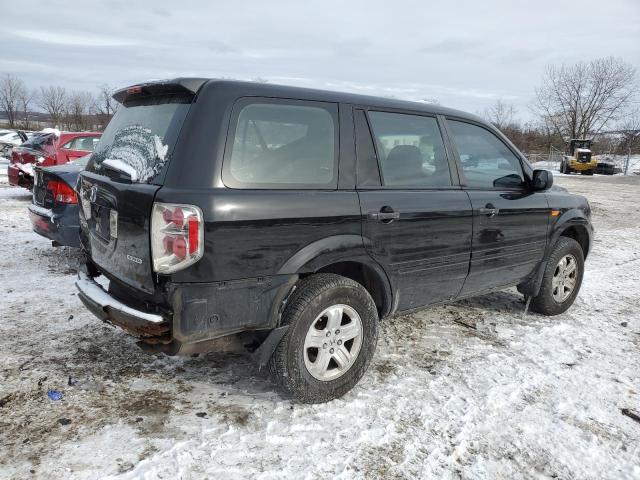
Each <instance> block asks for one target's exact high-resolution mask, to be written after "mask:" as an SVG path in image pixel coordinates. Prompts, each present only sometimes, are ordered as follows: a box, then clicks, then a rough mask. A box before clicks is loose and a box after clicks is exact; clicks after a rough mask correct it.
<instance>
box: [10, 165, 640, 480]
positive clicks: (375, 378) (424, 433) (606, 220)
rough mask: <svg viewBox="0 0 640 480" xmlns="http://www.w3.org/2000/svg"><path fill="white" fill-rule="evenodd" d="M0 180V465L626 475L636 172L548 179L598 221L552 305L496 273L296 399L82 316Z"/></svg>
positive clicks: (634, 393)
mask: <svg viewBox="0 0 640 480" xmlns="http://www.w3.org/2000/svg"><path fill="white" fill-rule="evenodd" d="M0 182H4V183H3V184H0V238H1V239H2V241H1V242H0V293H1V294H2V295H3V301H2V302H0V355H1V357H0V359H1V361H0V478H7V479H22V478H43V479H54V478H69V479H79V478H113V479H133V478H183V479H189V478H205V477H206V478H225V479H227V478H232V479H233V478H238V479H246V478H259V479H276V478H341V479H351V478H356V479H375V478H439V479H458V478H464V479H481V478H509V479H519V478H536V479H550V478H561V479H622V478H640V423H637V422H636V421H634V420H632V419H631V418H629V417H627V416H624V415H623V414H622V413H621V409H623V408H629V409H632V410H635V411H636V412H638V413H640V373H639V371H640V368H639V367H640V353H639V349H640V300H639V297H638V287H639V286H640V243H639V239H640V217H639V216H638V215H637V212H636V209H637V206H638V205H639V204H640V178H638V177H626V178H624V177H599V176H596V177H579V176H574V177H561V178H559V179H558V183H559V184H561V185H564V186H565V187H567V188H569V189H570V190H571V191H573V192H576V193H582V194H586V195H587V196H588V197H589V199H590V201H591V204H592V206H593V211H594V223H595V226H596V230H597V232H596V241H595V245H594V249H593V252H592V253H591V255H590V256H589V259H588V261H587V272H586V275H585V280H584V284H583V289H582V292H581V294H580V296H579V297H578V299H577V302H576V304H575V305H574V307H573V308H572V309H571V310H569V312H567V313H565V314H563V315H560V316H557V317H554V318H547V317H543V316H539V315H535V314H530V315H527V316H525V317H523V316H522V310H523V303H522V299H521V297H520V296H519V295H518V294H517V293H515V292H514V291H507V292H501V293H495V294H492V295H488V296H486V297H483V298H478V299H472V300H467V301H463V302H459V303H457V304H454V305H451V306H444V307H437V308H432V309H429V310H426V311H423V312H420V313H415V314H412V315H406V316H402V317H397V318H393V319H390V320H387V321H385V322H384V323H383V324H382V327H381V334H380V342H379V345H378V350H377V353H376V355H375V358H374V361H373V363H372V366H371V368H370V370H369V372H368V373H367V374H366V375H365V377H364V378H363V379H362V381H361V383H360V384H359V385H358V386H357V387H356V388H355V389H354V390H353V391H352V392H350V393H349V394H347V395H346V396H345V397H344V398H342V399H339V400H335V401H333V402H331V403H328V404H324V405H313V406H308V405H300V404H297V403H295V402H293V401H292V400H291V399H289V398H286V397H285V396H283V395H282V394H281V393H280V392H279V391H278V390H277V389H276V388H274V387H273V385H272V384H271V383H270V382H269V381H268V379H267V377H266V375H265V372H264V371H263V372H260V371H258V370H257V368H256V367H255V366H254V365H253V364H252V363H251V362H250V360H249V359H248V358H247V357H244V356H240V355H221V354H209V355H205V356H200V357H197V358H193V357H178V358H171V357H164V356H160V355H158V356H151V355H148V354H145V353H143V352H142V351H141V350H139V349H138V347H136V346H135V344H134V341H133V340H132V339H131V338H129V337H127V336H126V335H125V334H123V333H122V332H120V331H119V330H116V329H113V328H110V327H108V326H106V325H104V324H101V323H100V322H99V321H98V320H97V319H95V318H94V317H93V316H92V315H90V314H89V313H88V312H87V311H86V310H85V309H84V308H83V307H82V305H81V304H80V302H79V300H78V299H77V297H76V294H75V288H74V285H73V282H74V266H75V262H77V255H76V254H75V253H73V252H68V251H65V250H64V249H54V248H52V247H51V246H50V243H49V242H47V241H46V240H44V239H42V238H40V237H38V236H37V235H35V234H34V233H32V232H31V230H30V227H29V223H28V220H27V216H26V206H27V204H28V202H29V200H30V196H29V194H28V192H26V191H25V190H22V189H18V188H10V187H8V186H6V176H4V177H0ZM70 377H71V379H72V382H71V383H72V384H73V385H69V378H70ZM75 382H77V383H75ZM48 389H58V390H60V391H61V392H62V393H63V395H64V397H63V398H62V400H60V401H55V402H54V401H51V400H49V399H48V398H47V390H48Z"/></svg>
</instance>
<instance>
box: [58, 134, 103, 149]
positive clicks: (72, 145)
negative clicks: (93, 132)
mask: <svg viewBox="0 0 640 480" xmlns="http://www.w3.org/2000/svg"><path fill="white" fill-rule="evenodd" d="M96 143H98V139H97V138H95V137H76V138H74V139H73V140H71V141H69V142H67V143H66V144H65V145H64V146H63V147H62V148H68V149H69V150H82V151H85V152H93V148H94V147H95V145H96Z"/></svg>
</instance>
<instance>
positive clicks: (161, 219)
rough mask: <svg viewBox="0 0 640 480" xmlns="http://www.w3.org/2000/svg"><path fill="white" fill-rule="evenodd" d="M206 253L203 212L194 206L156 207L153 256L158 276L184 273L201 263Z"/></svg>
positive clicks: (152, 228)
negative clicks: (199, 261)
mask: <svg viewBox="0 0 640 480" xmlns="http://www.w3.org/2000/svg"><path fill="white" fill-rule="evenodd" d="M203 251H204V223H203V220H202V210H200V209H199V208H198V207H196V206H195V205H175V204H170V203H154V204H153V211H152V213H151V256H152V258H153V270H154V271H155V272H157V273H172V272H177V271H178V270H182V269H183V268H186V267H188V266H189V265H193V264H194V263H196V262H197V261H198V260H200V259H201V258H202V253H203Z"/></svg>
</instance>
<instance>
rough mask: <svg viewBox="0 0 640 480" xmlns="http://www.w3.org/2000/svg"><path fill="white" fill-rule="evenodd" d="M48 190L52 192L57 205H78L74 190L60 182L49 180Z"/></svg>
mask: <svg viewBox="0 0 640 480" xmlns="http://www.w3.org/2000/svg"><path fill="white" fill-rule="evenodd" d="M47 190H49V191H50V192H51V195H52V196H53V201H54V202H55V203H71V204H74V205H75V204H77V203H78V197H77V196H76V192H75V191H74V190H73V188H71V187H70V186H69V185H67V184H66V183H64V182H62V181H60V180H49V181H48V182H47Z"/></svg>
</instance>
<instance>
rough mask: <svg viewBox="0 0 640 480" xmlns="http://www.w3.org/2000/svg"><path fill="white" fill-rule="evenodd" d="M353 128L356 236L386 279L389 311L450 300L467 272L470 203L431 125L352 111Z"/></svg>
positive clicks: (429, 120)
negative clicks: (359, 230) (359, 228)
mask: <svg viewBox="0 0 640 480" xmlns="http://www.w3.org/2000/svg"><path fill="white" fill-rule="evenodd" d="M367 119H368V120H369V122H368V121H367ZM355 123H356V147H357V148H356V151H357V162H358V163H357V185H358V186H357V188H358V194H359V197H360V205H361V213H362V220H363V223H362V225H363V236H364V238H365V243H366V246H367V249H368V251H369V253H370V255H371V256H372V257H373V258H374V259H375V260H376V261H377V262H378V263H379V264H381V265H382V266H383V267H384V268H385V270H386V271H387V274H388V275H389V276H390V278H391V282H392V284H393V285H394V289H395V292H396V299H395V300H394V301H395V306H396V308H397V309H398V310H409V309H413V308H417V307H420V306H423V305H427V304H430V303H436V302H441V301H445V300H449V299H452V298H454V297H455V296H456V295H457V294H458V293H459V292H460V289H461V288H462V285H463V282H464V280H465V278H466V276H467V272H468V267H469V257H470V249H471V234H472V231H471V229H472V225H471V204H470V202H469V198H468V196H467V194H466V193H465V192H464V191H462V190H461V188H460V186H459V185H457V183H458V182H457V175H456V174H455V172H452V170H451V169H450V163H449V160H448V154H447V149H446V148H445V144H444V142H443V138H442V135H441V129H440V125H439V121H438V119H437V118H436V117H435V116H428V115H424V116H423V115H413V114H405V113H394V112H384V111H369V112H365V111H364V109H356V110H355ZM372 134H373V138H372ZM374 139H375V143H374Z"/></svg>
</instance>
